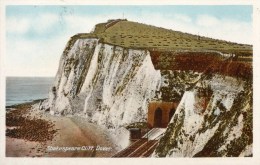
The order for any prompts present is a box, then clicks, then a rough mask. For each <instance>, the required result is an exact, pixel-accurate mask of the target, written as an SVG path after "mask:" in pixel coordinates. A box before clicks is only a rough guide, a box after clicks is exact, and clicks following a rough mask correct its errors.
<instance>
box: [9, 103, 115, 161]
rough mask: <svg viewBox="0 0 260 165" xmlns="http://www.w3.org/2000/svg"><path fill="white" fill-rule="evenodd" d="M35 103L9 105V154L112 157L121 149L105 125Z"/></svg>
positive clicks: (23, 155) (10, 155)
mask: <svg viewBox="0 0 260 165" xmlns="http://www.w3.org/2000/svg"><path fill="white" fill-rule="evenodd" d="M33 104H35V102H33V103H25V104H20V105H16V106H9V107H8V109H9V110H7V112H6V156H7V157H111V156H112V155H114V154H115V153H116V152H117V147H116V145H115V144H113V142H112V139H111V137H110V136H109V133H108V131H107V130H105V129H104V128H102V127H100V126H98V125H95V124H93V123H89V122H88V121H87V119H86V118H83V117H79V116H69V117H68V116H52V115H50V114H49V113H48V112H43V111H40V110H37V109H35V108H32V105H33Z"/></svg>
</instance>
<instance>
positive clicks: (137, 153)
mask: <svg viewBox="0 0 260 165" xmlns="http://www.w3.org/2000/svg"><path fill="white" fill-rule="evenodd" d="M157 143H158V140H149V141H148V139H147V138H142V139H140V140H138V141H136V142H134V143H133V144H132V145H130V146H129V147H127V148H126V149H124V150H122V151H120V152H118V153H117V154H115V155H114V156H113V157H148V156H150V155H151V154H152V153H153V151H154V149H155V147H156V145H157Z"/></svg>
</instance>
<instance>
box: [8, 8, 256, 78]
mask: <svg viewBox="0 0 260 165" xmlns="http://www.w3.org/2000/svg"><path fill="white" fill-rule="evenodd" d="M252 12H253V8H252V6H246V5H243V6H242V5H240V6H239V5H237V6H234V5H232V6H223V5H221V6H205V5H204V6H189V5H183V6H180V5H179V6H170V5H168V6H155V5H154V6H134V5H130V6H129V5H128V6H112V5H109V6H24V5H23V6H21V5H20V6H14V5H11V6H7V7H6V66H5V69H6V70H5V73H6V75H7V76H37V77H39V76H45V77H53V76H55V74H56V72H57V70H58V65H59V59H60V57H61V54H62V51H63V49H64V48H65V45H66V43H67V41H68V40H69V38H70V37H71V36H73V35H74V34H77V33H86V32H90V31H91V30H92V29H93V27H94V26H95V24H97V23H100V22H106V21H107V20H108V19H117V18H126V19H128V20H130V21H134V22H140V23H145V24H149V25H154V26H158V27H163V28H167V29H173V30H178V31H182V32H187V33H192V34H199V35H203V36H207V37H212V38H217V39H224V40H228V41H233V42H237V43H246V44H252V43H253V28H252V26H253V25H252V24H253V23H252V22H253V21H252Z"/></svg>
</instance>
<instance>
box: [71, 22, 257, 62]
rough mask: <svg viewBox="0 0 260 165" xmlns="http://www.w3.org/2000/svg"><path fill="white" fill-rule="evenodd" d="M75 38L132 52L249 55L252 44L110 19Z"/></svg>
mask: <svg viewBox="0 0 260 165" xmlns="http://www.w3.org/2000/svg"><path fill="white" fill-rule="evenodd" d="M74 38H99V39H101V41H102V42H104V43H109V44H113V45H118V46H122V47H125V48H135V49H149V50H160V51H172V50H175V51H176V50H192V51H198V50H214V51H221V52H224V53H237V52H239V53H240V54H241V53H242V54H245V55H248V54H252V46H251V45H245V44H237V43H232V42H227V41H223V40H216V39H212V38H208V37H203V36H198V35H192V34H188V33H183V32H179V31H173V30H168V29H164V28H159V27H155V26H150V25H146V24H141V23H137V22H131V21H127V20H110V21H108V22H107V23H100V24H97V25H96V27H95V31H94V32H92V33H86V34H78V35H76V36H74ZM247 60H248V59H247Z"/></svg>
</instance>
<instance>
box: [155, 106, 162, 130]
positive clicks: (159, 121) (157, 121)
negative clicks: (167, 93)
mask: <svg viewBox="0 0 260 165" xmlns="http://www.w3.org/2000/svg"><path fill="white" fill-rule="evenodd" d="M154 127H162V110H161V108H157V109H156V110H155V114H154Z"/></svg>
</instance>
